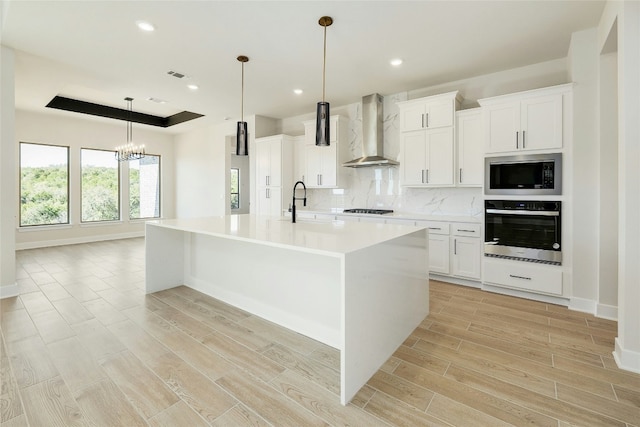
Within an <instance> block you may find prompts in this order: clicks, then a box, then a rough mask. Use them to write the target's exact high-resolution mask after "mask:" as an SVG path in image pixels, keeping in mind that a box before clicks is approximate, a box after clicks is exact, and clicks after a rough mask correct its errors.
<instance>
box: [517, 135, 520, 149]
mask: <svg viewBox="0 0 640 427" xmlns="http://www.w3.org/2000/svg"><path fill="white" fill-rule="evenodd" d="M519 133H520V132H518V131H516V149H518V148H520V145H519V144H518V134H519Z"/></svg>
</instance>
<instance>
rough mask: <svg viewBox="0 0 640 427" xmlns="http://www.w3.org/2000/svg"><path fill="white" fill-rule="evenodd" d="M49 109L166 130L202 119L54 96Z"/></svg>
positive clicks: (188, 112) (182, 114)
mask: <svg viewBox="0 0 640 427" xmlns="http://www.w3.org/2000/svg"><path fill="white" fill-rule="evenodd" d="M47 107H49V108H56V109H58V110H65V111H73V112H75V113H83V114H91V115H92V116H100V117H107V118H110V119H117V120H124V121H132V122H134V123H142V124H145V125H151V126H158V127H163V128H167V127H169V126H174V125H177V124H179V123H184V122H188V121H189V120H193V119H197V118H199V117H203V115H202V114H198V113H192V112H191V111H182V112H180V113H176V114H174V115H172V116H168V117H160V116H154V115H153V114H145V113H137V112H135V111H129V110H125V109H123V108H116V107H109V106H107V105H101V104H94V103H93V102H86V101H79V100H77V99H71V98H65V97H64V96H55V97H54V98H53V99H52V100H51V101H49V103H48V104H47Z"/></svg>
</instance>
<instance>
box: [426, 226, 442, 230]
mask: <svg viewBox="0 0 640 427" xmlns="http://www.w3.org/2000/svg"><path fill="white" fill-rule="evenodd" d="M429 230H442V228H440V227H429Z"/></svg>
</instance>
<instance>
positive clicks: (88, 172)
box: [80, 148, 120, 222]
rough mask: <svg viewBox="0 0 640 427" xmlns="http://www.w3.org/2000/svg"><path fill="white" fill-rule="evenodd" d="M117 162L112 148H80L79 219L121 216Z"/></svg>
mask: <svg viewBox="0 0 640 427" xmlns="http://www.w3.org/2000/svg"><path fill="white" fill-rule="evenodd" d="M118 163H119V162H118V160H116V158H115V156H114V154H113V151H105V150H92V149H89V148H83V149H82V150H80V166H81V171H82V172H81V181H80V188H81V191H82V222H94V221H115V220H118V219H120V202H119V200H120V197H119V196H120V179H119V167H120V166H119V164H118Z"/></svg>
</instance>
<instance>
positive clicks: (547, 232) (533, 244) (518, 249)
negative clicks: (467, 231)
mask: <svg viewBox="0 0 640 427" xmlns="http://www.w3.org/2000/svg"><path fill="white" fill-rule="evenodd" d="M484 218H485V237H484V254H485V256H487V257H496V258H507V259H516V260H521V261H529V262H538V263H544V264H555V265H560V264H562V244H561V237H562V228H561V223H562V217H561V202H558V201H529V200H527V201H517V200H485V217H484Z"/></svg>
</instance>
